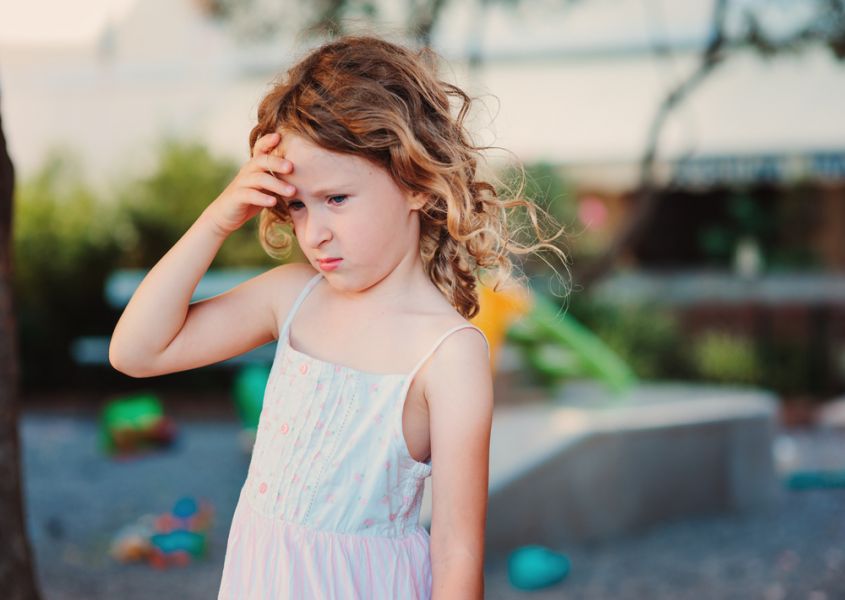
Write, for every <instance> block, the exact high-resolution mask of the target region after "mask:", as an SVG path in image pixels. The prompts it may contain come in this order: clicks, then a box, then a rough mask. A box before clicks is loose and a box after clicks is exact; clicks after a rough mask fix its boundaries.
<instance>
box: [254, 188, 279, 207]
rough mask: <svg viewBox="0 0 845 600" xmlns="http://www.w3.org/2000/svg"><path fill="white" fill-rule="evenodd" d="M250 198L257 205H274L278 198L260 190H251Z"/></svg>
mask: <svg viewBox="0 0 845 600" xmlns="http://www.w3.org/2000/svg"><path fill="white" fill-rule="evenodd" d="M250 191H251V192H252V193H251V194H250V195H249V200H250V202H252V204H255V205H257V206H273V205H275V204H276V199H275V198H274V197H273V196H270V195H268V194H262V193H261V192H259V191H258V190H250Z"/></svg>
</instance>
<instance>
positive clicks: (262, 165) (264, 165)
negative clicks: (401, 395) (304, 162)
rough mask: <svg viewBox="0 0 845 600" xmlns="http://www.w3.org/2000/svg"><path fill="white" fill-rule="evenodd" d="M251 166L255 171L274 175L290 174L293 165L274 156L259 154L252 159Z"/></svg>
mask: <svg viewBox="0 0 845 600" xmlns="http://www.w3.org/2000/svg"><path fill="white" fill-rule="evenodd" d="M252 165H253V170H255V171H258V172H262V173H264V172H270V173H273V174H274V175H275V174H278V173H290V172H291V171H292V170H293V163H291V162H290V161H289V160H287V159H284V158H282V157H281V156H276V155H275V154H259V155H258V156H256V157H254V158H253V159H252Z"/></svg>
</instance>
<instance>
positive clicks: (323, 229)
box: [300, 215, 332, 248]
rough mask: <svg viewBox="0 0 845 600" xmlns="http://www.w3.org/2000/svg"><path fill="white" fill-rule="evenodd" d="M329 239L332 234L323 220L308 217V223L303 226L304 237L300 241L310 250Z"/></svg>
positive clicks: (312, 216)
mask: <svg viewBox="0 0 845 600" xmlns="http://www.w3.org/2000/svg"><path fill="white" fill-rule="evenodd" d="M330 239H332V232H331V228H330V227H329V224H328V223H327V222H326V221H325V219H321V218H319V217H317V216H314V215H308V221H307V222H306V224H305V235H304V236H302V238H301V240H300V241H301V242H304V243H305V244H306V245H308V247H310V248H318V247H319V246H320V245H321V244H322V243H323V242H325V241H326V240H330Z"/></svg>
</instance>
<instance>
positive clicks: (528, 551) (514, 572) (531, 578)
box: [508, 545, 570, 590]
mask: <svg viewBox="0 0 845 600" xmlns="http://www.w3.org/2000/svg"><path fill="white" fill-rule="evenodd" d="M569 569H570V563H569V559H568V558H567V557H566V556H565V555H563V554H561V553H560V552H555V551H554V550H550V549H549V548H546V547H544V546H536V545H532V546H522V547H520V548H517V549H516V550H514V551H513V552H511V553H510V555H509V556H508V580H509V581H510V583H511V585H512V586H514V587H515V588H519V589H522V590H539V589H542V588H546V587H549V586H551V585H554V584H556V583H558V582H560V581H563V579H564V578H566V576H567V575H569Z"/></svg>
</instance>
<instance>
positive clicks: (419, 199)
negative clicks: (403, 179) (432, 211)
mask: <svg viewBox="0 0 845 600" xmlns="http://www.w3.org/2000/svg"><path fill="white" fill-rule="evenodd" d="M426 202H428V194H424V193H423V192H413V193H411V194H410V195H408V205H409V206H410V207H411V210H420V209H421V208H422V207H423V206H425V204H426Z"/></svg>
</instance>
